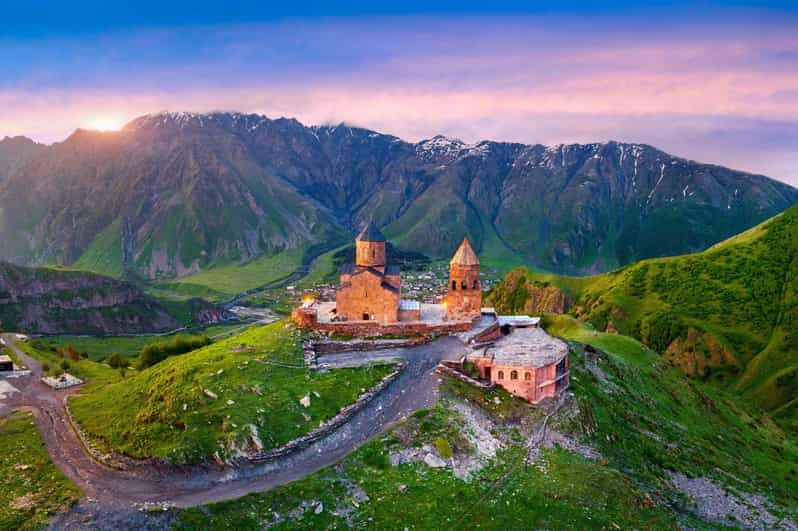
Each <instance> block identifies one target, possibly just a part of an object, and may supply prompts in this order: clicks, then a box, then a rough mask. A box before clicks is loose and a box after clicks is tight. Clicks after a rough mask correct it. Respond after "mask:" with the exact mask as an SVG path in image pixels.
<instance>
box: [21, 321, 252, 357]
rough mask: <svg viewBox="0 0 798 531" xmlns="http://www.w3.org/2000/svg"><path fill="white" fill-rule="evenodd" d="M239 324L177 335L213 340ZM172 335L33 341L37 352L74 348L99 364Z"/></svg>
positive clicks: (42, 339)
mask: <svg viewBox="0 0 798 531" xmlns="http://www.w3.org/2000/svg"><path fill="white" fill-rule="evenodd" d="M241 327H242V325H241V324H240V323H236V324H232V325H215V326H209V327H208V328H204V329H202V330H200V331H198V332H196V333H190V334H189V333H185V334H178V335H206V336H208V337H210V338H211V339H213V338H214V337H216V336H222V335H225V334H226V333H228V332H230V331H233V330H237V329H239V328H241ZM172 337H174V335H168V336H164V335H143V336H99V337H98V336H70V335H62V336H48V337H43V338H40V339H37V340H35V345H34V346H35V348H37V349H38V350H52V349H57V348H63V347H67V346H71V347H74V348H75V349H76V350H78V351H79V352H81V353H83V354H86V356H87V357H88V359H89V360H92V361H97V362H101V361H103V360H105V358H107V357H108V356H110V355H111V354H113V353H116V354H119V355H120V356H122V357H125V358H135V357H136V356H138V355H139V352H141V349H142V348H144V347H145V346H146V345H149V344H151V343H159V342H161V341H165V340H168V339H171V338H172Z"/></svg>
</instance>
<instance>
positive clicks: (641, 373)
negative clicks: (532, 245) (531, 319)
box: [177, 316, 798, 530]
mask: <svg viewBox="0 0 798 531" xmlns="http://www.w3.org/2000/svg"><path fill="white" fill-rule="evenodd" d="M546 324H547V326H548V329H549V331H550V332H552V333H557V334H560V335H562V336H563V337H565V338H566V339H568V340H570V341H580V343H572V349H573V350H572V354H571V371H572V372H571V375H572V384H571V390H572V391H573V393H574V394H575V397H576V400H577V402H578V404H579V407H578V413H577V414H575V415H572V416H568V415H563V416H561V417H559V418H556V420H554V421H553V422H552V423H550V424H549V428H550V429H556V430H558V431H559V432H562V433H566V434H568V435H569V436H571V437H574V438H576V439H578V440H579V441H580V443H581V444H584V445H589V446H590V447H592V448H594V449H595V450H597V451H598V452H600V454H601V455H602V456H603V458H602V459H594V458H588V457H584V456H582V455H579V454H577V453H573V452H571V451H568V450H566V449H565V448H561V447H556V446H555V447H553V448H549V449H546V450H543V452H542V454H541V457H540V458H539V459H538V461H537V462H535V464H534V465H533V466H531V467H529V468H527V467H525V466H524V465H523V462H524V458H525V454H526V452H525V449H524V445H525V443H526V438H525V437H526V436H528V433H527V434H526V435H524V436H521V434H520V431H522V430H523V429H524V428H523V426H524V425H525V423H527V422H529V421H531V420H533V419H537V420H538V421H539V420H540V418H541V417H542V412H541V411H540V410H539V409H536V408H532V407H530V406H529V405H527V404H525V403H524V402H522V401H520V400H518V399H513V398H512V397H510V396H509V395H507V393H506V392H504V391H503V390H501V389H492V390H480V389H476V388H474V387H471V386H468V385H466V384H463V383H461V382H458V381H456V380H451V379H448V378H444V384H443V387H442V393H441V396H442V399H441V400H440V401H439V403H438V404H436V405H435V406H434V407H433V408H431V409H429V410H422V411H419V412H417V413H415V414H414V415H412V416H411V417H410V418H408V419H407V420H406V421H404V422H402V423H400V424H399V425H398V426H396V427H395V428H394V429H392V430H391V431H389V432H388V433H386V434H384V435H383V436H382V437H380V438H377V439H375V440H373V441H371V442H370V443H368V444H367V445H366V446H364V447H363V448H361V449H360V450H358V451H356V452H354V453H353V454H351V455H349V456H348V457H346V458H345V459H344V460H343V461H342V463H341V464H340V465H337V466H335V467H329V468H327V469H324V470H321V471H319V472H318V473H315V474H313V475H311V476H309V477H307V478H305V479H303V480H301V481H297V482H294V483H291V484H288V485H285V486H283V487H280V488H277V489H274V490H271V491H268V492H264V493H258V494H252V495H249V496H246V497H244V498H241V499H238V500H233V501H229V502H223V503H218V504H213V505H209V506H206V507H199V508H194V509H188V510H183V511H180V512H179V513H178V522H179V524H178V526H177V527H178V528H179V529H231V528H235V529H242V530H245V529H262V528H264V527H269V528H275V529H321V528H325V529H332V528H336V529H350V528H352V529H363V528H370V529H371V528H374V529H442V528H452V529H460V528H469V529H474V528H479V529H496V530H504V529H676V528H679V527H688V528H694V529H718V528H722V526H721V525H718V524H717V523H713V522H710V521H706V520H704V519H702V517H700V516H698V515H696V514H692V511H693V510H694V507H693V506H692V502H690V501H689V500H688V499H686V498H685V496H684V495H683V494H682V493H681V491H679V490H677V489H676V488H675V487H674V486H673V485H672V484H671V482H670V477H671V476H670V475H671V473H672V472H681V473H684V474H686V475H689V476H690V477H705V478H710V479H712V480H713V481H715V482H717V483H718V484H719V485H721V486H722V487H724V488H727V489H731V488H734V489H737V490H739V491H740V492H742V493H765V494H766V496H767V498H768V499H769V501H770V502H774V503H775V504H777V506H778V507H780V510H776V509H773V511H774V513H775V514H776V516H777V517H784V516H789V512H788V509H787V508H789V507H793V508H794V507H796V505H798V476H796V473H798V471H796V467H795V462H796V458H798V447H797V446H796V440H795V438H794V436H792V435H790V434H786V433H784V432H782V431H781V430H780V429H779V428H778V427H777V426H776V425H774V424H773V423H772V422H770V421H769V420H768V417H767V416H761V415H759V414H756V413H755V412H752V411H751V410H750V409H748V408H746V407H743V404H742V403H741V402H740V400H739V398H738V397H735V396H733V395H727V394H724V393H722V392H720V391H718V390H717V389H716V388H714V387H712V386H708V385H705V384H700V383H699V384H696V385H685V380H684V377H683V376H682V375H681V374H680V373H679V372H678V371H677V370H676V369H674V368H673V367H671V366H670V365H669V364H668V363H667V362H666V361H664V360H663V359H662V358H661V357H660V356H658V355H657V354H656V353H655V352H653V351H651V350H650V349H648V348H646V347H645V346H643V345H641V344H640V343H639V342H637V341H635V340H634V339H631V338H624V337H621V336H618V335H613V334H604V333H600V332H596V331H594V330H592V329H590V328H588V327H586V326H585V325H584V324H583V323H581V322H579V321H577V320H575V319H572V318H569V317H565V316H560V317H556V318H549V319H548V322H547V323H546ZM581 341H585V342H588V343H590V344H593V345H594V346H595V347H597V348H599V349H603V350H604V351H603V352H602V351H600V354H599V355H598V360H596V361H595V362H592V361H589V357H588V356H587V355H585V354H584V350H583V347H582V344H581ZM589 363H590V364H592V366H591V367H589V366H588V364H589ZM597 375H599V376H597ZM462 401H466V403H468V404H470V405H471V407H474V408H476V409H477V410H479V411H482V413H483V414H485V415H487V416H488V417H489V418H491V419H492V421H493V422H495V423H496V426H498V428H497V429H498V430H499V431H501V432H503V433H505V434H506V435H507V436H508V437H509V438H510V440H511V442H510V443H509V444H508V445H506V446H505V448H504V449H501V450H499V451H498V453H497V454H496V456H495V457H493V458H484V459H486V462H485V466H484V468H482V469H481V470H479V471H478V472H476V473H475V475H473V476H471V477H470V478H466V479H460V478H458V477H456V476H455V475H454V474H453V473H452V471H451V469H450V468H442V469H433V468H430V467H428V466H426V465H425V464H423V463H404V464H399V465H392V464H391V463H390V460H389V456H390V455H391V453H392V452H396V451H401V450H403V449H406V448H420V447H422V446H424V445H429V446H434V447H436V448H437V449H438V453H439V454H440V455H444V453H448V452H452V453H453V454H454V455H455V456H456V457H457V458H461V457H463V456H464V455H465V456H468V455H472V454H473V453H474V447H473V442H472V441H473V439H471V438H470V437H468V432H469V430H470V429H471V428H469V427H468V426H469V422H468V421H466V420H465V419H464V418H463V417H462V416H461V414H460V413H459V412H458V411H459V410H458V409H456V408H454V407H452V404H453V403H454V402H462ZM535 433H536V432H535ZM442 441H443V442H442ZM359 491H362V492H359ZM363 494H365V496H364V495H363ZM318 502H321V505H319V504H318ZM793 517H794V515H793Z"/></svg>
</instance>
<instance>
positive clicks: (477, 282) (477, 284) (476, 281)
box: [474, 280, 479, 289]
mask: <svg viewBox="0 0 798 531" xmlns="http://www.w3.org/2000/svg"><path fill="white" fill-rule="evenodd" d="M474 289H479V280H475V281H474Z"/></svg>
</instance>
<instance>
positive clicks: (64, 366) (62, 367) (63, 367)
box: [58, 359, 70, 372]
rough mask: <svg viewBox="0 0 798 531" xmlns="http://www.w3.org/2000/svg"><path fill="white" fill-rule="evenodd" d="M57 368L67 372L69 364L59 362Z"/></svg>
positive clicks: (64, 361)
mask: <svg viewBox="0 0 798 531" xmlns="http://www.w3.org/2000/svg"><path fill="white" fill-rule="evenodd" d="M58 366H59V367H61V370H62V371H64V372H66V371H68V370H69V367H70V365H69V362H68V361H67V360H65V359H63V360H61V363H60V364H59V365H58Z"/></svg>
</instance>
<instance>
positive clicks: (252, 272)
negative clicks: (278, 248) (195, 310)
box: [153, 249, 303, 301]
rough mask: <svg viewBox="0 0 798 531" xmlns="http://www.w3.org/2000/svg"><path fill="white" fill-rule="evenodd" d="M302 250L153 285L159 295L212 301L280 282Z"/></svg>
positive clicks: (260, 258) (289, 271) (290, 269)
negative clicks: (164, 294) (164, 293)
mask: <svg viewBox="0 0 798 531" xmlns="http://www.w3.org/2000/svg"><path fill="white" fill-rule="evenodd" d="M302 256H303V251H302V250H300V249H291V250H288V251H283V252H281V253H278V254H275V255H272V256H261V257H259V258H256V259H254V260H252V261H251V262H248V263H246V264H243V265H240V264H228V265H222V266H217V267H213V268H211V269H207V270H205V271H202V272H200V273H197V274H194V275H191V276H188V277H184V278H181V279H179V280H175V281H169V282H161V283H158V284H155V285H154V286H153V288H154V289H156V290H157V291H158V292H161V291H165V292H171V293H172V294H177V295H180V296H185V297H204V298H207V299H209V300H212V301H221V300H226V299H230V298H232V297H233V296H234V295H237V294H239V293H242V292H244V291H247V290H250V289H252V288H257V287H260V286H263V285H265V284H269V283H272V282H276V281H278V280H281V279H283V278H285V277H287V276H289V275H290V274H291V273H293V272H294V270H295V269H296V268H297V267H298V266H299V265H300V264H301V263H302Z"/></svg>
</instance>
